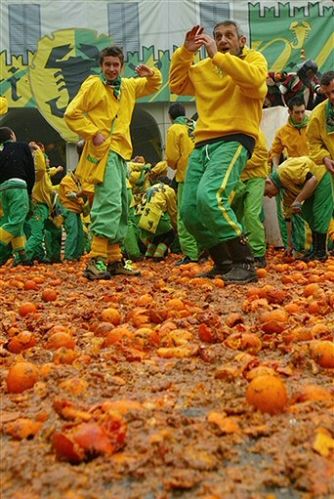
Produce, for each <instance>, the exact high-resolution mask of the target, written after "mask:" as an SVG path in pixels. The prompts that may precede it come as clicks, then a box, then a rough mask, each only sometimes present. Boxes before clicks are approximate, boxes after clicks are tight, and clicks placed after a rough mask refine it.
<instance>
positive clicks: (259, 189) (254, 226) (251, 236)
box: [232, 178, 266, 257]
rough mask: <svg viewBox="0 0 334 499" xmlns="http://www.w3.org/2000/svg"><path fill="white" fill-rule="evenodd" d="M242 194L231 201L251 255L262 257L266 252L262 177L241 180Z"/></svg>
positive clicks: (263, 181)
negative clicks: (242, 185)
mask: <svg viewBox="0 0 334 499" xmlns="http://www.w3.org/2000/svg"><path fill="white" fill-rule="evenodd" d="M243 184H244V186H245V190H244V191H243V195H242V196H240V197H239V198H238V200H236V203H234V202H233V204H232V208H233V209H234V210H235V213H236V215H237V218H238V220H239V222H240V223H241V224H242V226H243V228H244V233H245V234H246V235H247V237H248V242H249V245H250V247H251V249H252V252H253V255H254V256H257V257H263V256H264V255H265V253H266V237H265V231H264V226H263V222H262V215H263V193H264V184H265V179H264V178H251V179H249V180H246V181H244V182H243Z"/></svg>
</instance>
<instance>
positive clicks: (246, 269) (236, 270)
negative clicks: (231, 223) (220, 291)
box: [223, 237, 258, 284]
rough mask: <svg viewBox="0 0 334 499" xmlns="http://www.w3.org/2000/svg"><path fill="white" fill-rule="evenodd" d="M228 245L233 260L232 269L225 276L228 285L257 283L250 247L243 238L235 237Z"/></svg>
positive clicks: (227, 242)
mask: <svg viewBox="0 0 334 499" xmlns="http://www.w3.org/2000/svg"><path fill="white" fill-rule="evenodd" d="M226 245H227V247H228V250H229V252H230V255H231V258H232V261H233V263H232V268H231V270H230V271H229V272H227V273H226V274H224V276H223V279H224V282H225V283H226V284H228V283H239V284H246V283H248V282H257V280H258V279H257V274H256V270H255V266H254V257H253V254H252V251H251V249H250V246H249V245H248V243H247V241H246V240H245V239H244V238H243V237H235V238H233V239H230V240H228V241H226Z"/></svg>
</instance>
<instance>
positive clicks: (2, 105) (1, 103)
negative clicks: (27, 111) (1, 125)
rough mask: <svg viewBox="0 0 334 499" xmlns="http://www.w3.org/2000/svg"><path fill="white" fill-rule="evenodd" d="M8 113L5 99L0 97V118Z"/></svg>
mask: <svg viewBox="0 0 334 499" xmlns="http://www.w3.org/2000/svg"><path fill="white" fill-rule="evenodd" d="M7 111H8V101H7V99H6V97H0V116H2V115H3V114H6V113H7Z"/></svg>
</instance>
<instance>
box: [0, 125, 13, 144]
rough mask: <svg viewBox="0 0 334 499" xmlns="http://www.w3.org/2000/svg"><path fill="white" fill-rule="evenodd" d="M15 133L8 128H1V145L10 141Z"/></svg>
mask: <svg viewBox="0 0 334 499" xmlns="http://www.w3.org/2000/svg"><path fill="white" fill-rule="evenodd" d="M13 133H14V131H13V130H12V129H11V128H8V127H7V126H3V127H1V128H0V144H3V143H4V142H6V140H10V139H11V138H12V134H13Z"/></svg>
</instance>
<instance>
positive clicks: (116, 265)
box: [107, 260, 140, 277]
mask: <svg viewBox="0 0 334 499" xmlns="http://www.w3.org/2000/svg"><path fill="white" fill-rule="evenodd" d="M107 269H108V272H109V274H110V275H111V276H113V275H126V276H133V277H135V276H140V272H139V270H134V269H133V268H132V265H131V260H126V261H125V262H124V263H123V262H113V263H109V264H108V267H107Z"/></svg>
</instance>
